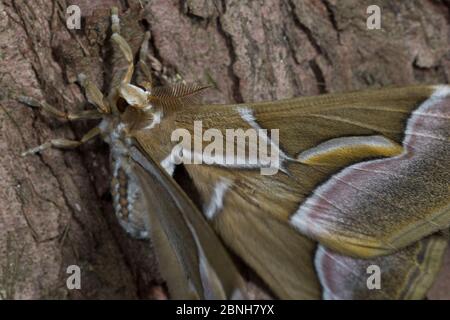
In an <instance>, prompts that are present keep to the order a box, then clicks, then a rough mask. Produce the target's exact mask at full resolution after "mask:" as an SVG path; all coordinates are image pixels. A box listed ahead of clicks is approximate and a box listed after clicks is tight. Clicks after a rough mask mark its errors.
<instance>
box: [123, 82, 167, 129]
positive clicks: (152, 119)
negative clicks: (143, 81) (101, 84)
mask: <svg viewBox="0 0 450 320" xmlns="http://www.w3.org/2000/svg"><path fill="white" fill-rule="evenodd" d="M151 96H152V94H151V92H150V91H147V90H144V89H142V88H140V87H138V86H135V85H132V84H121V86H120V87H119V97H118V99H117V101H116V106H117V111H118V112H119V115H120V119H121V121H122V122H123V123H124V124H125V125H126V126H127V127H128V131H134V130H141V129H152V128H153V127H154V126H156V125H157V124H159V122H160V121H161V116H162V109H161V108H160V107H159V106H155V105H154V104H153V103H152V102H151Z"/></svg>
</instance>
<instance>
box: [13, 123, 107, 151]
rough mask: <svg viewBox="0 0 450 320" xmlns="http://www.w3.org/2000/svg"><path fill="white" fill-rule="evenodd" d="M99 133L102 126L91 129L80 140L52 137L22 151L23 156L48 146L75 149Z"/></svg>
mask: <svg viewBox="0 0 450 320" xmlns="http://www.w3.org/2000/svg"><path fill="white" fill-rule="evenodd" d="M98 134H100V128H99V127H94V128H92V129H91V130H89V131H88V132H87V133H86V134H85V135H84V136H83V137H82V138H81V139H80V140H69V139H52V140H50V141H47V142H45V143H43V144H41V145H40V146H37V147H34V148H31V149H29V150H27V151H25V152H22V157H24V156H27V155H29V154H34V153H38V152H41V151H43V150H45V149H48V148H57V149H75V148H77V147H79V146H80V145H82V144H83V143H85V142H87V141H89V140H91V139H92V138H94V137H96V136H97V135H98Z"/></svg>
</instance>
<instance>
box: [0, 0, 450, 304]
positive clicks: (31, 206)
mask: <svg viewBox="0 0 450 320" xmlns="http://www.w3.org/2000/svg"><path fill="white" fill-rule="evenodd" d="M373 2H376V3H375V4H377V5H379V6H380V8H381V29H380V30H369V29H368V28H367V24H366V20H367V17H368V14H367V13H366V9H367V7H368V6H369V5H371V4H374V3H373ZM71 4H76V5H78V6H79V7H80V9H81V13H82V17H83V19H82V25H81V29H80V30H76V31H74V30H68V29H67V28H66V18H65V12H66V8H67V7H68V6H69V5H71ZM113 5H116V6H118V7H120V8H121V13H120V16H121V22H122V34H123V35H124V37H125V38H126V39H127V40H128V41H129V42H130V44H131V46H132V49H133V50H134V51H136V50H137V49H138V48H139V45H140V43H141V41H142V37H143V32H144V31H145V30H146V29H149V30H150V31H151V34H152V38H151V43H150V51H151V54H152V55H153V56H154V57H155V58H156V60H155V61H154V63H153V68H154V72H155V73H156V74H157V75H158V79H157V80H158V81H159V82H161V83H166V82H173V81H175V80H176V79H179V78H180V77H181V78H183V79H185V80H186V81H188V82H192V81H196V82H200V83H210V84H213V85H214V87H215V89H214V90H210V92H209V93H208V94H207V95H206V96H205V101H207V102H215V103H225V102H244V101H245V102H250V101H259V100H275V99H282V98H289V97H294V96H301V95H316V94H320V93H325V92H343V91H349V90H357V89H363V88H366V87H381V86H386V85H407V84H414V83H422V84H423V83H432V84H437V83H448V82H449V78H450V52H449V48H450V24H449V22H448V21H449V20H450V19H449V18H450V2H449V1H445V0H443V1H438V0H435V1H402V2H393V1H388V0H385V1H381V0H380V1H372V0H371V1H361V0H346V1H337V0H308V1H300V0H254V1H240V0H178V1H177V0H149V1H144V0H141V1H138V0H133V1H132V0H129V1H119V0H99V1H88V0H78V1H64V0H58V1H56V0H54V1H51V0H38V1H26V0H16V1H14V0H4V1H3V3H1V2H0V99H1V100H0V152H1V154H0V177H1V180H0V266H1V268H0V297H3V298H4V297H6V298H35V299H43V298H69V299H76V298H128V299H129V298H131V299H133V298H164V297H165V289H164V285H163V280H162V279H161V277H160V276H159V274H158V268H157V264H156V262H155V259H154V255H153V251H152V249H151V245H150V244H149V242H147V241H139V240H134V239H130V238H129V237H128V236H127V235H126V234H125V233H124V232H123V231H122V229H121V228H120V227H119V226H118V224H117V222H116V219H115V217H114V215H113V210H112V206H111V201H110V196H109V191H108V187H109V165H108V149H107V147H106V146H105V145H104V144H103V143H102V142H99V141H96V142H92V143H88V144H87V145H85V146H82V147H81V148H79V149H77V150H74V151H60V150H54V149H53V150H46V151H45V152H42V154H39V155H36V156H28V157H26V158H22V157H20V153H21V152H23V151H24V150H26V149H28V148H30V147H34V146H36V145H39V144H41V143H43V142H45V141H47V140H49V139H51V138H55V137H66V138H80V137H81V136H82V135H83V133H85V132H86V131H87V130H88V128H90V127H92V126H93V125H94V124H95V122H91V121H89V122H82V123H61V122H60V121H58V120H55V119H52V118H50V117H48V116H47V115H45V114H41V112H39V111H36V110H32V109H31V108H29V107H26V106H24V105H23V104H20V103H18V102H17V100H16V98H17V96H18V95H28V96H33V97H35V98H38V99H44V100H45V101H47V102H48V103H50V104H52V105H54V106H55V107H56V108H58V109H60V110H70V111H75V110H80V109H82V108H84V107H86V103H85V99H84V97H83V95H82V92H81V90H80V88H79V87H78V85H77V84H76V83H75V80H76V75H77V74H78V73H81V72H83V73H85V74H86V75H87V76H88V77H89V78H90V79H91V80H92V81H94V82H95V83H96V85H97V86H98V87H99V88H102V89H106V88H108V83H107V80H108V74H109V73H110V69H111V61H110V45H109V38H108V36H109V34H110V29H109V28H110V22H109V9H110V8H111V6H113ZM158 61H159V62H158ZM69 265H78V266H80V267H81V270H82V284H81V285H82V287H81V290H68V289H67V286H66V279H67V277H68V276H69V275H68V274H67V273H66V269H67V267H68V266H69ZM449 275H450V254H449V255H448V257H447V260H446V262H445V266H444V268H443V272H442V274H441V275H440V277H441V278H440V280H438V281H437V285H436V286H435V287H434V288H433V289H432V291H431V292H430V298H447V299H450V293H449V292H450V283H449V279H450V276H449Z"/></svg>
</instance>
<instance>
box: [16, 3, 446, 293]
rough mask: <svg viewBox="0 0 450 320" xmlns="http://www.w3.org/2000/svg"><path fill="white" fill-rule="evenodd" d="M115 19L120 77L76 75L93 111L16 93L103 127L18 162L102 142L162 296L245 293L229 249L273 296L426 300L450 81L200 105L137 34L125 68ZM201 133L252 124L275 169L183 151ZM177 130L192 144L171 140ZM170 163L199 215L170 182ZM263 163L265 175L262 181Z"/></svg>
mask: <svg viewBox="0 0 450 320" xmlns="http://www.w3.org/2000/svg"><path fill="white" fill-rule="evenodd" d="M111 21H112V27H111V29H112V36H111V39H112V44H113V46H114V48H115V49H116V50H117V53H118V54H119V55H120V56H121V57H122V58H123V59H124V61H125V62H126V68H125V70H124V72H118V73H117V74H116V75H115V76H116V77H115V78H114V79H115V80H114V82H113V83H112V85H111V90H110V92H109V93H108V94H107V95H105V96H104V95H103V94H102V93H101V92H100V90H99V89H98V88H96V87H95V86H94V85H93V84H92V83H91V82H90V81H89V80H88V79H87V78H86V77H83V76H82V77H80V83H81V85H82V86H83V87H84V89H85V92H86V96H87V99H88V101H89V102H90V103H91V104H93V105H95V106H96V109H95V110H88V111H83V112H80V113H76V114H72V113H65V112H61V111H59V110H57V109H56V108H54V107H52V106H50V105H49V104H47V103H46V102H45V101H37V100H35V99H32V98H29V97H22V99H21V100H22V101H23V102H25V103H26V104H28V105H31V106H35V107H39V108H41V109H42V110H44V111H47V112H48V113H50V114H52V115H54V116H57V117H62V118H65V119H69V120H79V119H100V120H101V122H100V123H99V124H98V125H97V126H96V127H94V128H93V129H92V130H90V131H89V132H88V133H86V134H85V135H84V136H83V137H82V139H81V140H79V141H72V140H67V139H54V140H51V141H49V142H47V143H45V144H43V145H41V146H39V147H36V148H33V149H31V150H29V151H27V152H25V153H24V155H27V154H32V153H36V152H41V151H43V150H44V149H46V148H50V147H53V148H76V147H78V146H79V145H81V144H83V143H85V142H87V141H88V140H91V139H92V138H94V137H96V136H98V135H100V136H101V137H102V138H103V140H104V141H106V142H107V143H108V144H109V146H110V151H111V152H110V155H111V170H112V181H111V193H112V196H113V201H114V208H115V214H116V216H117V218H118V221H119V223H120V224H121V225H122V226H123V227H124V229H125V230H126V231H127V232H128V233H130V234H131V235H132V236H134V237H138V238H150V239H151V240H152V242H153V243H154V246H155V250H156V253H157V256H158V261H159V264H160V270H161V272H162V275H163V277H164V278H165V279H166V281H167V284H168V288H169V293H170V296H171V297H172V298H183V299H239V298H245V297H246V293H245V281H244V280H243V277H242V275H241V274H240V272H239V270H238V268H237V267H236V263H235V259H234V258H231V256H230V253H231V252H232V253H233V254H234V255H235V256H237V257H239V259H241V260H242V261H243V262H244V263H245V264H246V265H247V266H248V267H250V268H251V269H252V270H253V271H254V272H255V273H256V274H257V275H258V276H259V277H260V278H261V279H262V280H263V282H264V283H265V284H267V286H268V288H270V290H271V291H272V293H273V295H274V296H275V297H277V298H280V299H321V298H324V299H422V298H424V297H425V296H426V293H427V290H428V289H429V288H430V286H431V285H432V283H433V281H434V279H435V276H436V274H437V273H438V271H439V268H440V266H441V263H442V257H443V254H444V251H445V249H446V247H447V245H448V242H449V239H448V236H447V233H446V231H448V229H449V227H450V197H449V196H450V185H449V181H450V144H449V137H450V87H449V86H447V85H439V86H411V87H404V88H388V89H381V90H368V91H360V92H353V93H345V94H327V95H322V96H316V97H302V98H295V99H290V100H281V101H275V102H261V103H244V104H230V105H202V104H198V103H196V102H195V98H196V97H197V96H198V94H200V93H201V92H202V91H203V90H205V87H202V86H198V85H184V84H177V85H173V86H171V87H157V86H154V85H153V84H152V83H153V82H152V76H151V72H150V68H149V67H148V66H147V65H146V63H145V56H146V54H147V46H148V40H149V37H150V34H149V33H146V35H145V37H144V42H143V45H142V48H141V50H140V53H139V57H138V63H137V65H136V72H134V71H135V65H134V62H133V61H134V55H133V52H132V50H131V49H130V47H129V45H128V44H127V42H126V41H125V39H124V38H123V37H122V36H121V35H120V25H119V22H120V21H119V16H118V10H117V8H113V9H112V15H111ZM134 73H137V74H138V77H137V81H136V82H135V83H136V84H132V82H133V79H134ZM196 123H201V124H202V131H201V132H200V133H199V132H198V130H197V131H196V130H195V124H196ZM209 129H212V130H214V132H215V134H216V135H215V136H214V137H218V136H226V130H228V129H242V132H248V130H254V131H255V132H257V138H258V141H259V142H258V143H257V146H256V149H254V150H256V151H260V148H262V145H264V144H265V146H266V147H267V146H270V148H271V154H272V153H273V154H277V155H278V158H277V159H276V160H277V161H274V162H271V163H268V162H267V161H266V162H264V161H261V160H260V159H256V161H253V162H252V163H251V164H247V163H246V161H243V162H242V163H239V162H238V161H236V162H231V163H228V162H226V161H224V160H223V159H224V157H219V159H222V162H221V161H220V160H218V158H216V157H215V156H214V157H213V156H211V154H212V153H209V154H208V156H205V153H204V152H203V153H202V154H199V153H198V151H195V150H192V148H188V147H187V146H188V145H190V143H191V142H192V141H194V140H195V139H203V140H205V132H206V131H205V130H209ZM272 129H273V130H277V131H270V133H269V130H272ZM177 130H182V132H183V133H188V134H189V135H190V137H191V138H192V141H191V140H189V143H188V144H185V143H182V144H180V143H179V141H173V139H172V134H173V133H174V132H177ZM210 132H212V131H210ZM275 133H277V134H275ZM245 138H246V139H244V140H243V141H244V144H243V145H242V143H241V144H239V143H238V142H237V141H233V142H232V143H231V144H230V146H231V147H235V148H234V149H235V150H236V151H237V153H238V154H239V151H242V148H247V147H248V148H250V147H251V146H250V144H252V143H251V141H250V140H251V139H250V138H249V137H245ZM206 140H209V141H210V142H211V140H213V139H212V135H211V136H209V137H206ZM241 142H242V141H241ZM260 142H261V143H260ZM194 144H195V141H194ZM191 146H192V145H191ZM253 147H254V146H253ZM200 150H201V151H203V149H200ZM216 151H217V150H216ZM242 154H243V153H241V155H242ZM216 155H217V154H216ZM222 156H223V155H222ZM211 157H213V159H211ZM199 158H200V159H202V160H203V161H201V162H200V163H195V161H193V162H194V163H187V162H186V161H184V163H183V164H180V159H191V160H192V159H194V160H195V159H199ZM225 158H226V157H225ZM244 158H245V159H244V160H249V159H248V158H246V157H245V156H244ZM241 160H242V159H241ZM177 165H183V166H184V167H185V169H186V171H187V172H188V173H189V176H190V178H191V179H192V182H193V184H194V186H195V188H196V190H197V191H198V193H199V195H200V201H201V203H202V206H196V205H195V204H194V203H193V201H192V200H191V199H190V198H189V197H188V196H187V194H186V192H185V191H184V190H183V189H182V188H181V187H180V186H179V185H178V184H177V183H176V181H175V180H174V178H173V173H174V169H175V167H176V166H177ZM268 165H269V166H270V168H275V169H276V170H275V172H273V174H262V171H261V169H264V168H267V167H268ZM371 270H375V271H378V272H379V273H380V275H379V276H380V279H378V282H379V283H378V284H377V283H376V282H375V284H373V283H371V280H372V279H371V277H372V276H375V275H374V274H372V273H371V272H372V271H371Z"/></svg>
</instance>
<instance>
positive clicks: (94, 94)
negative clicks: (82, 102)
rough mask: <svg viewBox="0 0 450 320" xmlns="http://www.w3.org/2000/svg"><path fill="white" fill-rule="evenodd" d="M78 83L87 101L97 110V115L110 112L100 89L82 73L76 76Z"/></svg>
mask: <svg viewBox="0 0 450 320" xmlns="http://www.w3.org/2000/svg"><path fill="white" fill-rule="evenodd" d="M78 83H79V84H80V85H81V86H82V87H83V89H84V92H85V94H86V98H87V100H88V101H89V102H90V103H91V104H93V105H94V106H95V107H96V108H97V110H98V112H99V113H110V112H111V110H110V108H109V105H108V103H107V102H106V100H105V98H104V97H103V94H102V92H101V91H100V89H99V88H97V86H96V85H95V84H94V83H92V82H91V81H90V80H89V79H88V78H87V77H86V75H85V74H84V73H80V74H79V75H78Z"/></svg>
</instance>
